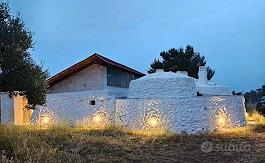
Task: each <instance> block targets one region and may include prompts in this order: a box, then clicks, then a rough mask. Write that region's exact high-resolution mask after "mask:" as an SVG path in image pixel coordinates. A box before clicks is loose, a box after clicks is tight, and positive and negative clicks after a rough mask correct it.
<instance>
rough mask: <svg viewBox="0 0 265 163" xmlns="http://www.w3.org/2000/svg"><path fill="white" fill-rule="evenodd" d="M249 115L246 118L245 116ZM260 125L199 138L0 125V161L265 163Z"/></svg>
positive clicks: (264, 128)
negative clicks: (209, 145)
mask: <svg viewBox="0 0 265 163" xmlns="http://www.w3.org/2000/svg"><path fill="white" fill-rule="evenodd" d="M253 115H254V114H253ZM253 115H248V116H249V117H248V118H250V116H253ZM255 116H256V115H255ZM252 118H253V117H252ZM263 118H264V117H263ZM258 122H259V123H256V124H250V125H248V126H247V127H244V128H236V129H227V130H223V131H219V132H215V133H211V134H199V135H185V134H179V135H178V134H173V133H169V132H164V133H161V134H156V133H154V132H151V133H146V132H143V131H132V130H128V129H124V128H121V127H115V126H110V127H106V128H105V129H92V128H90V129H85V128H82V127H69V126H66V125H61V126H54V127H49V128H47V129H42V128H37V127H34V126H29V127H11V126H1V127H0V151H1V153H0V160H1V162H199V161H203V162H215V161H216V162H250V161H251V162H264V161H265V124H263V121H258ZM205 142H210V143H211V145H212V147H213V149H212V151H207V152H204V151H203V150H202V144H203V143H205ZM206 147H207V146H206ZM203 149H204V148H203Z"/></svg>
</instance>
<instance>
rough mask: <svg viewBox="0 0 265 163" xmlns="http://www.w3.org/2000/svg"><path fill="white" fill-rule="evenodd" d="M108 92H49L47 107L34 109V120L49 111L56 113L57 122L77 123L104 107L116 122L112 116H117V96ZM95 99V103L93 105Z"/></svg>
mask: <svg viewBox="0 0 265 163" xmlns="http://www.w3.org/2000/svg"><path fill="white" fill-rule="evenodd" d="M108 93H109V92H108V91H107V90H104V91H103V90H102V91H83V92H71V93H56V94H48V96H47V99H46V101H47V102H46V105H45V107H42V106H38V107H37V109H36V110H35V111H34V114H33V121H34V122H35V121H36V119H37V118H38V117H39V115H40V114H43V113H45V111H48V112H51V113H52V114H53V115H54V119H55V121H56V122H69V123H76V122H80V121H82V120H83V119H85V118H89V117H91V116H92V115H93V114H95V113H96V112H97V111H99V110H100V109H104V111H105V112H106V113H107V115H108V117H109V118H110V119H109V120H110V121H111V122H112V123H114V120H113V119H112V118H113V117H115V112H114V111H115V110H114V109H113V108H115V100H114V97H115V96H110V95H109V94H108ZM93 100H94V101H95V105H91V101H93Z"/></svg>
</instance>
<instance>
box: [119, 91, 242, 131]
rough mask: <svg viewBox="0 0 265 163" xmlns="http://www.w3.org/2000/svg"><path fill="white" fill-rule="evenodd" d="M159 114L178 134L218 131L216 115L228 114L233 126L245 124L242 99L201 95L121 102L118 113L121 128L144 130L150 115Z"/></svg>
mask: <svg viewBox="0 0 265 163" xmlns="http://www.w3.org/2000/svg"><path fill="white" fill-rule="evenodd" d="M150 111H152V112H154V111H155V112H157V113H158V114H160V117H161V121H162V123H163V125H164V126H165V127H166V128H168V129H169V130H170V131H173V132H176V133H200V132H211V131H214V130H215V129H216V128H217V124H216V114H217V113H218V112H219V111H223V112H225V114H226V115H227V117H228V120H229V123H230V125H231V126H230V127H236V126H237V127H239V126H244V125H245V123H246V122H245V107H244V99H243V97H241V96H202V97H200V96H199V97H192V98H166V99H118V100H117V101H116V112H117V114H118V120H119V123H120V124H121V125H124V126H126V127H130V128H136V129H143V128H144V121H145V116H146V115H147V114H148V112H150Z"/></svg>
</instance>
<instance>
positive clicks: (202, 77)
mask: <svg viewBox="0 0 265 163" xmlns="http://www.w3.org/2000/svg"><path fill="white" fill-rule="evenodd" d="M198 76H199V82H201V83H203V84H207V83H208V79H207V69H206V67H205V66H199V72H198Z"/></svg>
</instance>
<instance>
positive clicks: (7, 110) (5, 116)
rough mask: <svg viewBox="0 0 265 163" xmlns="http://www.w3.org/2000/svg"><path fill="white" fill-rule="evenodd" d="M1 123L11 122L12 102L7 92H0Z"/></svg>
mask: <svg viewBox="0 0 265 163" xmlns="http://www.w3.org/2000/svg"><path fill="white" fill-rule="evenodd" d="M0 97H1V124H13V122H14V109H13V108H14V103H13V99H12V98H10V97H9V95H8V94H7V93H3V92H1V94H0Z"/></svg>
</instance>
